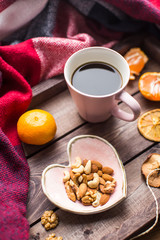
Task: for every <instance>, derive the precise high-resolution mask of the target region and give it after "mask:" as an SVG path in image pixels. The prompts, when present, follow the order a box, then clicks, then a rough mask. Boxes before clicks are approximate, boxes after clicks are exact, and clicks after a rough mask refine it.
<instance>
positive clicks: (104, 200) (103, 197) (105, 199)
mask: <svg viewBox="0 0 160 240" xmlns="http://www.w3.org/2000/svg"><path fill="white" fill-rule="evenodd" d="M109 198H110V195H109V194H102V195H101V198H100V201H99V203H100V205H101V206H102V205H104V204H106V203H107V202H108V200H109Z"/></svg>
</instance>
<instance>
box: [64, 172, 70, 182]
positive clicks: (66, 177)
mask: <svg viewBox="0 0 160 240" xmlns="http://www.w3.org/2000/svg"><path fill="white" fill-rule="evenodd" d="M63 173H64V178H63V182H64V183H65V182H67V181H68V180H69V179H70V173H69V172H68V171H64V172H63Z"/></svg>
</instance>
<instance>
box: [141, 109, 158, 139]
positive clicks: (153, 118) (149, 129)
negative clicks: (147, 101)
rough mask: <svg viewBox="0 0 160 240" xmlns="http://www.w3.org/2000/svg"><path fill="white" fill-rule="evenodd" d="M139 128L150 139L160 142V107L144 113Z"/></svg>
mask: <svg viewBox="0 0 160 240" xmlns="http://www.w3.org/2000/svg"><path fill="white" fill-rule="evenodd" d="M138 129H139V132H140V133H141V134H142V135H143V136H144V137H145V138H147V139H148V140H151V141H155V142H160V109H154V110H151V111H148V112H146V113H144V114H143V115H142V116H141V117H140V118H139V119H138Z"/></svg>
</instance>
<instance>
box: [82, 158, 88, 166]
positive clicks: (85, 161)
mask: <svg viewBox="0 0 160 240" xmlns="http://www.w3.org/2000/svg"><path fill="white" fill-rule="evenodd" d="M87 162H88V160H87V159H84V160H83V166H84V167H85V166H86V164H87Z"/></svg>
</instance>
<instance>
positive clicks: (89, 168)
mask: <svg viewBox="0 0 160 240" xmlns="http://www.w3.org/2000/svg"><path fill="white" fill-rule="evenodd" d="M84 172H85V174H89V173H91V160H89V161H88V162H87V163H86V166H85V168H84Z"/></svg>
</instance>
